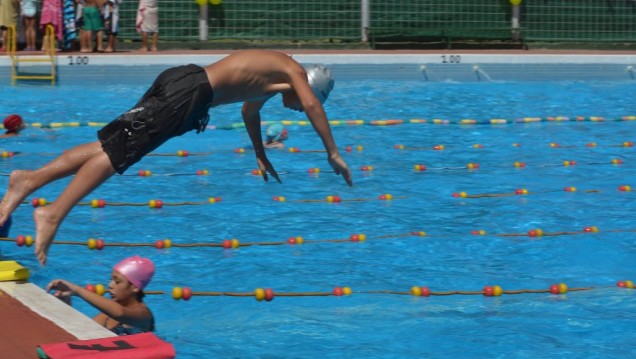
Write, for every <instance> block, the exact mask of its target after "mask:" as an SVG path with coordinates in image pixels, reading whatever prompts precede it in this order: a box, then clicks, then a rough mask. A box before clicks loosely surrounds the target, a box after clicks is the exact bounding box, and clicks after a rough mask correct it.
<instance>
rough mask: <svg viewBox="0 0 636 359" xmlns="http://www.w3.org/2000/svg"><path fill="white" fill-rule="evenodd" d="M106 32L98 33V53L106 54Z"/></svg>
mask: <svg viewBox="0 0 636 359" xmlns="http://www.w3.org/2000/svg"><path fill="white" fill-rule="evenodd" d="M103 41H104V32H103V31H97V35H96V42H97V51H98V52H104V44H103Z"/></svg>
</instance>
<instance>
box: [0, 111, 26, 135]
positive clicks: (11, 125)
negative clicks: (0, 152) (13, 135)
mask: <svg viewBox="0 0 636 359" xmlns="http://www.w3.org/2000/svg"><path fill="white" fill-rule="evenodd" d="M22 123H23V122H22V117H20V115H15V114H13V115H9V116H7V117H6V118H5V119H4V121H3V122H2V124H3V125H4V128H5V129H6V130H7V132H16V131H17V130H18V128H20V125H22Z"/></svg>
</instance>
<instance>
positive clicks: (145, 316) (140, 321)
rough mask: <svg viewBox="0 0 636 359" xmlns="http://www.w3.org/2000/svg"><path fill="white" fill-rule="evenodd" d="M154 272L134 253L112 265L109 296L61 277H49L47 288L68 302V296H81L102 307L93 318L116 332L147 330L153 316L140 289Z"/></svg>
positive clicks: (150, 266) (118, 333) (151, 267)
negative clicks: (106, 296) (52, 278)
mask: <svg viewBox="0 0 636 359" xmlns="http://www.w3.org/2000/svg"><path fill="white" fill-rule="evenodd" d="M154 273H155V266H154V264H153V263H152V261H151V260H150V259H148V258H142V257H139V256H133V257H129V258H126V259H124V260H122V261H121V262H119V263H117V264H116V265H115V266H114V267H113V271H112V273H111V279H110V283H109V284H108V292H109V293H110V296H111V299H108V298H105V297H102V296H101V295H99V294H97V293H95V292H92V291H90V290H88V289H86V288H84V287H80V286H78V285H76V284H73V283H71V282H68V281H65V280H62V279H55V280H53V281H51V283H49V285H48V286H47V287H46V290H47V291H54V292H53V295H54V296H56V297H58V298H60V299H61V300H62V301H64V302H65V303H67V304H69V305H70V304H71V296H73V295H75V296H78V297H81V298H82V299H84V300H85V301H86V302H88V303H89V304H90V305H92V306H93V307H95V308H97V309H98V310H100V311H101V313H99V314H97V315H96V316H95V317H94V318H93V320H95V321H96V322H97V323H99V324H101V325H102V326H104V327H105V328H107V329H109V330H111V331H113V332H114V333H115V334H117V335H129V334H137V333H143V332H150V331H154V330H155V320H154V317H153V315H152V313H151V312H150V309H149V308H148V307H147V306H146V304H145V303H144V302H143V298H144V292H143V289H144V288H145V287H146V286H147V285H148V283H150V280H151V279H152V276H153V274H154Z"/></svg>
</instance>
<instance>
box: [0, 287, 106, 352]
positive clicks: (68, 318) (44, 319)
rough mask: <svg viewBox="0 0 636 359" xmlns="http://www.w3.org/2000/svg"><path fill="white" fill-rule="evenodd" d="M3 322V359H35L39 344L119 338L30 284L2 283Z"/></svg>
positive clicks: (0, 338)
mask: <svg viewBox="0 0 636 359" xmlns="http://www.w3.org/2000/svg"><path fill="white" fill-rule="evenodd" d="M0 318H2V320H0V333H2V336H0V353H2V357H3V358H35V357H36V356H37V353H36V346H37V345H39V344H46V343H56V342H66V341H71V340H77V339H96V338H106V337H112V336H115V334H113V333H112V332H111V331H109V330H107V329H106V328H104V327H102V326H100V325H99V324H97V323H96V322H94V321H93V320H92V319H90V318H88V317H86V316H85V315H83V314H82V313H80V312H79V311H77V310H75V309H73V308H72V307H71V306H69V305H67V304H65V303H63V302H62V301H60V300H59V299H57V298H55V297H53V296H52V295H50V294H47V293H46V292H45V291H44V290H43V289H41V288H40V287H38V286H36V285H34V284H32V283H28V282H0Z"/></svg>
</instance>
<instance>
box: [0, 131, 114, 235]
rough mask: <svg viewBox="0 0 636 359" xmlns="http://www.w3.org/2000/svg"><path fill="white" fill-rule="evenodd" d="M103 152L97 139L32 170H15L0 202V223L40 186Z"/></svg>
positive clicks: (61, 176) (72, 171)
mask: <svg viewBox="0 0 636 359" xmlns="http://www.w3.org/2000/svg"><path fill="white" fill-rule="evenodd" d="M100 154H105V153H104V150H102V145H101V143H100V142H99V141H95V142H91V143H87V144H83V145H79V146H77V147H74V148H72V149H70V150H69V151H65V152H64V153H62V154H61V155H60V156H59V157H57V158H56V159H54V160H53V161H51V162H49V163H47V164H46V165H44V166H43V167H40V168H39V169H37V170H34V171H22V170H15V171H13V172H11V175H10V176H9V188H8V189H7V192H5V194H4V198H3V199H2V203H0V225H3V224H4V223H5V221H6V220H7V219H8V218H9V215H11V213H12V212H13V211H14V210H15V209H16V208H17V207H18V206H19V205H20V203H22V201H24V199H25V198H26V197H27V196H28V195H30V194H31V193H33V192H35V191H36V190H38V189H39V188H41V187H42V186H44V185H46V184H48V183H51V182H53V181H55V180H57V179H60V178H63V177H66V176H70V175H72V174H74V173H76V172H77V171H78V170H79V169H80V167H82V166H83V165H84V164H85V163H86V162H88V161H89V160H90V159H92V158H93V157H96V156H98V155H100Z"/></svg>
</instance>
